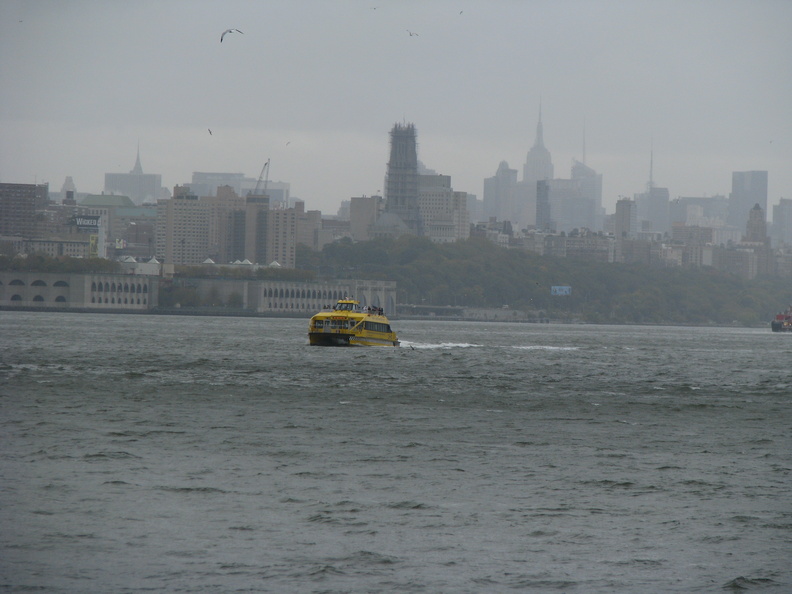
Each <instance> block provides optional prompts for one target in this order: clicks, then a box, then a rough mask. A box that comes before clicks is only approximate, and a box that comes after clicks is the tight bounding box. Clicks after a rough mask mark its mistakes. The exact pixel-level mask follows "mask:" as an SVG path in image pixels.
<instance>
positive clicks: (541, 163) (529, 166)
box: [523, 105, 553, 189]
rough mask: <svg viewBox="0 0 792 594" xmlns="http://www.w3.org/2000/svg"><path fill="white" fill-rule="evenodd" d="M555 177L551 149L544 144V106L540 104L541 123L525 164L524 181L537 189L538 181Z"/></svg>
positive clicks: (537, 126)
mask: <svg viewBox="0 0 792 594" xmlns="http://www.w3.org/2000/svg"><path fill="white" fill-rule="evenodd" d="M544 179H553V161H552V159H551V158H550V151H548V150H547V148H546V147H545V145H544V129H543V128H542V106H541V105H540V106H539V123H538V124H536V139H535V140H534V144H533V146H532V147H531V149H530V150H529V151H528V155H527V156H526V158H525V165H523V182H524V183H530V184H531V185H533V187H534V189H536V182H538V181H542V180H544Z"/></svg>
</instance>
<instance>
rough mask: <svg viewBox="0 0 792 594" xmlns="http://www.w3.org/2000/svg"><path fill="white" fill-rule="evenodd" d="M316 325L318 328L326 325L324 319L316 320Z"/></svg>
mask: <svg viewBox="0 0 792 594" xmlns="http://www.w3.org/2000/svg"><path fill="white" fill-rule="evenodd" d="M314 326H316V327H317V328H323V327H324V320H316V321H315V322H314Z"/></svg>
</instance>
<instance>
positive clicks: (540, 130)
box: [534, 96, 544, 148]
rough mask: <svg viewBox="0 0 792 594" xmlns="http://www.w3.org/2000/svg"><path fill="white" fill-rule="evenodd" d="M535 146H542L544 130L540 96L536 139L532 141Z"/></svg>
mask: <svg viewBox="0 0 792 594" xmlns="http://www.w3.org/2000/svg"><path fill="white" fill-rule="evenodd" d="M534 146H535V147H542V148H543V147H544V130H543V128H542V98H541V96H540V97H539V123H537V124H536V140H535V141H534Z"/></svg>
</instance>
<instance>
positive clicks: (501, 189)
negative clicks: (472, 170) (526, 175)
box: [484, 161, 517, 222]
mask: <svg viewBox="0 0 792 594" xmlns="http://www.w3.org/2000/svg"><path fill="white" fill-rule="evenodd" d="M516 187H517V170H516V169H509V164H508V163H507V162H506V161H501V162H500V165H499V166H498V171H496V172H495V175H493V176H492V177H488V178H486V179H485V180H484V216H485V217H487V218H489V217H495V218H496V219H497V220H499V221H511V220H513V216H514V192H515V188H516ZM515 222H516V221H515Z"/></svg>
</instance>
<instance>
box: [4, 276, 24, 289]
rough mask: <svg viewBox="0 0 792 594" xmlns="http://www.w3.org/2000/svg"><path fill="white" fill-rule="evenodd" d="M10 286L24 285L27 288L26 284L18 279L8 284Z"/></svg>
mask: <svg viewBox="0 0 792 594" xmlns="http://www.w3.org/2000/svg"><path fill="white" fill-rule="evenodd" d="M8 284H9V285H22V286H23V287H24V286H25V282H24V281H22V280H21V279H18V278H15V279H14V280H12V281H11V282H10V283H8Z"/></svg>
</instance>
